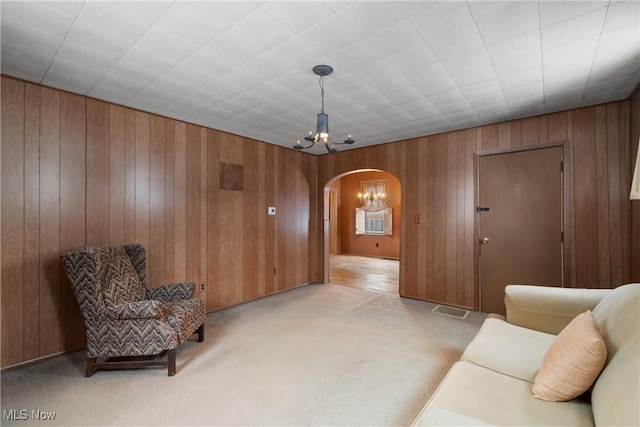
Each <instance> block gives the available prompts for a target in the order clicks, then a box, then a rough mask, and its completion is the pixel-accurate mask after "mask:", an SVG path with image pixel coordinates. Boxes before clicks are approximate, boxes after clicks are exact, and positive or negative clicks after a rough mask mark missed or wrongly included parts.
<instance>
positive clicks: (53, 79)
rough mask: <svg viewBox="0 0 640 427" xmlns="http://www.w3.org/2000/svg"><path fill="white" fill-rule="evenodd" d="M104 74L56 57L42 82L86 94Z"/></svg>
mask: <svg viewBox="0 0 640 427" xmlns="http://www.w3.org/2000/svg"><path fill="white" fill-rule="evenodd" d="M103 76H104V71H100V70H97V69H95V68H90V67H87V66H84V65H82V64H78V63H76V62H73V61H69V60H67V59H63V58H61V57H56V58H55V59H54V60H53V62H52V63H51V66H50V67H49V70H47V74H46V75H45V77H44V79H43V80H42V84H44V85H47V86H52V87H55V88H59V89H64V90H68V91H71V92H75V93H79V94H81V95H86V94H87V93H89V91H90V90H91V89H92V88H93V86H95V84H96V83H98V82H99V81H100V79H101V78H102V77H103Z"/></svg>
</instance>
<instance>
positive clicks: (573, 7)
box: [538, 0, 609, 27]
mask: <svg viewBox="0 0 640 427" xmlns="http://www.w3.org/2000/svg"><path fill="white" fill-rule="evenodd" d="M608 4H609V1H608V0H603V1H572V0H565V1H540V2H538V7H539V8H540V26H541V27H547V26H549V25H553V24H556V23H558V22H562V21H566V20H568V19H572V18H575V17H577V16H580V15H584V14H585V13H589V12H591V11H594V10H596V9H601V8H604V7H606V6H607V5H608Z"/></svg>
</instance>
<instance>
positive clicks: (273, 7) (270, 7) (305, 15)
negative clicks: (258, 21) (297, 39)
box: [261, 1, 333, 34]
mask: <svg viewBox="0 0 640 427" xmlns="http://www.w3.org/2000/svg"><path fill="white" fill-rule="evenodd" d="M261 9H262V10H264V11H265V12H267V13H268V14H269V15H271V16H272V17H274V18H275V19H277V20H278V22H280V23H282V24H283V25H284V26H285V27H287V28H289V29H290V30H291V31H293V32H294V33H295V34H300V33H302V32H304V31H306V30H307V29H309V28H311V27H312V26H314V25H315V24H317V23H318V22H319V21H322V20H324V19H326V18H328V17H329V16H331V15H333V10H331V9H330V8H329V7H328V6H327V5H326V4H325V3H324V2H320V1H270V2H267V3H266V4H264V5H263V6H261Z"/></svg>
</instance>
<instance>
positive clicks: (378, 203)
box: [362, 182, 387, 212]
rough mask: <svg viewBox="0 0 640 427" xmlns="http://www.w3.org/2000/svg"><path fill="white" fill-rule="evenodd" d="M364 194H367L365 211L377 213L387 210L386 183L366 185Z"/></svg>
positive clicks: (363, 206) (364, 204) (363, 207)
mask: <svg viewBox="0 0 640 427" xmlns="http://www.w3.org/2000/svg"><path fill="white" fill-rule="evenodd" d="M363 192H364V194H365V198H364V203H363V205H362V209H363V210H365V211H369V212H375V211H380V210H382V209H386V208H387V203H386V197H387V185H386V184H385V183H382V182H381V183H375V184H365V185H364V187H363Z"/></svg>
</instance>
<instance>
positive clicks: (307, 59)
mask: <svg viewBox="0 0 640 427" xmlns="http://www.w3.org/2000/svg"><path fill="white" fill-rule="evenodd" d="M1 16H2V27H1V29H2V30H1V41H2V56H1V71H2V73H3V74H5V75H9V76H14V77H18V78H21V79H25V80H28V81H32V82H37V83H41V84H43V85H47V86H51V87H55V88H60V89H64V90H67V91H70V92H74V93H78V94H82V95H87V96H89V97H93V98H97V99H101V100H105V101H109V102H113V103H116V104H121V105H126V106H129V107H132V108H136V109H140V110H144V111H148V112H151V113H157V114H160V115H163V116H167V117H172V118H175V119H179V120H184V121H187V122H190V123H195V124H199V125H203V126H207V127H211V128H215V129H220V130H224V131H228V132H232V133H235V134H238V135H242V136H246V137H250V138H255V139H257V140H261V141H265V142H268V143H272V144H277V145H280V146H283V147H288V148H291V147H292V145H293V144H295V142H296V140H298V139H302V138H303V137H304V136H306V135H307V133H308V131H309V130H311V129H313V128H314V127H315V120H316V114H317V113H319V112H320V89H319V87H318V77H317V76H316V75H314V74H313V72H312V71H311V69H312V68H313V66H314V65H317V64H328V65H331V66H332V67H333V68H334V73H333V74H331V75H330V76H327V77H326V78H325V112H326V113H327V114H328V115H329V126H330V131H331V135H332V137H333V139H334V140H336V141H342V140H343V139H344V138H346V136H347V134H349V133H350V134H352V135H353V138H354V139H355V140H356V143H355V144H354V145H353V146H350V147H348V148H357V147H363V146H368V145H375V144H381V143H386V142H391V141H397V140H401V139H406V138H412V137H417V136H423V135H430V134H435V133H439V132H444V131H449V130H454V129H463V128H468V127H472V126H478V125H482V124H488V123H496V122H500V121H504V120H509V119H514V118H521V117H527V116H533V115H537V114H541V113H548V112H553V111H560V110H565V109H570V108H575V107H580V106H586V105H594V104H599V103H603V102H608V101H616V100H621V99H626V98H628V97H629V96H630V95H631V93H632V91H633V89H634V88H635V87H636V86H637V85H638V83H639V82H640V3H639V2H638V1H446V2H442V1H396V2H394V1H358V2H347V1H258V2H254V1H207V2H198V1H174V2H153V1H144V2H142V1H100V2H99V1H86V2H81V1H41V2H35V1H2V2H1ZM338 148H339V149H345V147H344V146H340V147H338ZM309 152H311V153H313V154H323V153H326V151H325V150H324V148H322V147H317V148H314V149H312V150H309Z"/></svg>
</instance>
